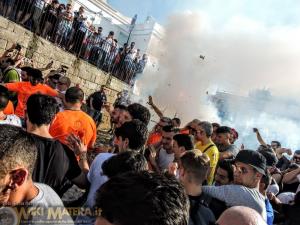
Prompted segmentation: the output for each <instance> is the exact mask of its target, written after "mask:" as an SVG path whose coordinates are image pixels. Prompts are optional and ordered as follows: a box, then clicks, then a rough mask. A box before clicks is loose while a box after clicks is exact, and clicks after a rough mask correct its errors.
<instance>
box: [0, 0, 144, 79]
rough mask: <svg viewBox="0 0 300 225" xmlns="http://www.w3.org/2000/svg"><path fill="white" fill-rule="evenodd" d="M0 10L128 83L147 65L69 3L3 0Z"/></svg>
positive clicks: (11, 18)
mask: <svg viewBox="0 0 300 225" xmlns="http://www.w3.org/2000/svg"><path fill="white" fill-rule="evenodd" d="M0 14H1V15H2V16H4V17H6V18H8V19H9V20H11V21H14V22H16V23H17V24H19V25H21V26H23V27H25V28H26V29H28V30H30V31H32V32H34V33H35V34H37V35H38V36H41V37H43V38H45V39H47V40H49V41H51V42H53V43H54V44H55V45H57V46H59V47H60V48H62V49H64V50H66V51H68V52H70V53H72V54H74V55H76V56H77V57H79V58H81V59H83V60H86V61H88V62H89V63H91V64H93V65H95V66H97V67H98V68H99V69H101V70H103V71H105V72H108V73H110V74H112V75H113V76H114V77H116V78H118V79H120V80H122V81H124V82H126V83H128V84H132V81H133V80H134V78H135V76H136V74H137V73H141V72H142V71H143V69H144V67H145V60H144V59H142V58H141V56H140V55H139V52H136V50H134V49H130V48H129V47H127V45H126V44H124V46H123V47H118V45H117V40H115V39H114V38H113V37H112V36H109V37H107V38H104V37H103V36H102V35H101V34H99V33H98V32H97V31H96V30H95V28H94V27H93V26H87V23H86V18H85V17H84V14H83V13H82V14H80V13H79V12H74V13H73V12H72V9H71V6H70V5H66V6H65V5H63V4H59V3H58V2H57V1H56V0H52V3H51V4H48V3H46V2H45V1H44V0H1V2H0Z"/></svg>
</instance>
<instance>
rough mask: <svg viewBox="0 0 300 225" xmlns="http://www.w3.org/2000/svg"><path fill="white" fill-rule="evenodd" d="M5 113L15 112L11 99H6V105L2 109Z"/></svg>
mask: <svg viewBox="0 0 300 225" xmlns="http://www.w3.org/2000/svg"><path fill="white" fill-rule="evenodd" d="M3 113H4V114H5V115H12V114H15V109H14V104H13V103H12V102H11V101H8V104H7V106H6V107H5V109H4V110H3Z"/></svg>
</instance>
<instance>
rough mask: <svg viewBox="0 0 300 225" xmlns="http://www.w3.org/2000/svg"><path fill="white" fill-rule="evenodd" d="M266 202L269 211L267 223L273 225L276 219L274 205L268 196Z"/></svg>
mask: <svg viewBox="0 0 300 225" xmlns="http://www.w3.org/2000/svg"><path fill="white" fill-rule="evenodd" d="M265 203H266V211H267V224H268V225H273V221H274V211H273V207H272V205H271V203H270V201H269V199H268V198H266V200H265Z"/></svg>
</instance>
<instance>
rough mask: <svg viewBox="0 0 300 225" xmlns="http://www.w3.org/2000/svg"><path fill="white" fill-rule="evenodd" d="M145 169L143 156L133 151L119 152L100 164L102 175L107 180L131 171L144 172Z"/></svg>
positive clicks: (145, 163) (145, 164)
mask: <svg viewBox="0 0 300 225" xmlns="http://www.w3.org/2000/svg"><path fill="white" fill-rule="evenodd" d="M146 168H147V161H146V159H145V157H144V156H143V154H141V153H139V152H134V151H126V152H121V153H119V154H117V155H114V156H112V157H111V158H109V159H108V160H106V161H105V162H104V163H103V164H102V171H103V174H104V175H106V176H107V177H108V178H112V177H114V176H116V175H119V174H121V173H126V172H131V171H132V172H139V171H144V170H146Z"/></svg>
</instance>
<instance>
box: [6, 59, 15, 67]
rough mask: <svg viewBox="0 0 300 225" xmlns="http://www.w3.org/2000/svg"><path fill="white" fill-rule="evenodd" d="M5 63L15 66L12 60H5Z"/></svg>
mask: <svg viewBox="0 0 300 225" xmlns="http://www.w3.org/2000/svg"><path fill="white" fill-rule="evenodd" d="M5 61H6V63H9V64H10V65H15V61H14V60H13V59H12V58H6V60H5Z"/></svg>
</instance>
